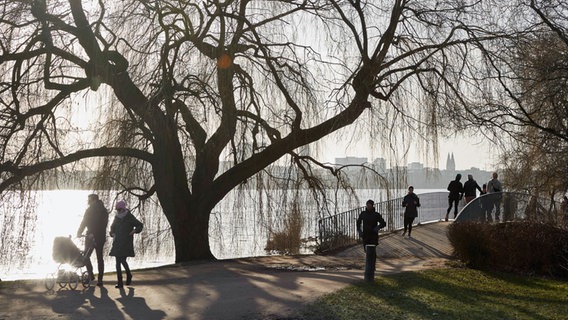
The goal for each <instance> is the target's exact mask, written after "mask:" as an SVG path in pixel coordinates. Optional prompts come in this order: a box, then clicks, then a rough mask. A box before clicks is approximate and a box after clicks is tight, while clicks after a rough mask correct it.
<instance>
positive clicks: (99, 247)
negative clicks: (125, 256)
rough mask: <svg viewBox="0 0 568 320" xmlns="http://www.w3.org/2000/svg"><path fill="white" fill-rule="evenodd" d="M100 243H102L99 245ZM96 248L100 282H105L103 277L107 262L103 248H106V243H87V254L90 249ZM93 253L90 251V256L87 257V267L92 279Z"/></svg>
mask: <svg viewBox="0 0 568 320" xmlns="http://www.w3.org/2000/svg"><path fill="white" fill-rule="evenodd" d="M99 242H100V243H99ZM92 246H94V247H95V248H94V251H95V254H96V256H97V270H98V272H99V273H98V281H103V275H104V273H105V260H104V257H103V248H104V246H105V243H104V241H92V242H85V252H88V251H89V248H90V247H92ZM92 253H93V252H92V251H90V252H89V254H88V256H86V257H85V267H86V268H87V272H89V275H90V276H91V277H94V275H93V264H92V263H91V254H92Z"/></svg>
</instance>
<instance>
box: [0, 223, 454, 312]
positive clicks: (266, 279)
mask: <svg viewBox="0 0 568 320" xmlns="http://www.w3.org/2000/svg"><path fill="white" fill-rule="evenodd" d="M447 225H448V223H444V222H442V223H435V224H429V225H424V226H420V227H417V228H415V230H414V231H413V238H412V239H408V238H402V237H401V236H400V234H392V235H387V236H385V237H383V238H381V240H380V241H381V242H380V244H379V247H380V248H379V250H378V254H379V259H378V262H377V273H379V274H386V273H392V272H401V271H411V270H420V269H424V268H432V267H438V266H443V265H444V262H445V261H446V260H447V259H448V258H449V255H450V254H451V248H450V246H449V244H448V241H447V238H446V228H447ZM363 266H364V256H363V252H362V247H361V246H356V247H353V248H349V249H347V250H345V251H343V252H341V253H339V254H336V255H333V256H300V257H261V258H249V259H238V260H225V261H217V262H207V263H195V264H188V265H183V266H177V265H176V266H168V267H163V268H158V269H153V270H138V271H134V273H133V274H134V278H133V282H132V285H131V286H127V287H125V288H124V290H118V289H115V288H114V285H111V284H113V282H111V279H113V280H114V275H107V276H106V280H107V281H108V285H106V286H104V287H102V288H99V287H91V288H89V289H86V290H74V291H73V290H68V289H61V290H58V291H55V292H47V291H46V289H45V287H44V285H43V283H42V282H41V281H25V282H18V283H3V284H2V285H1V286H0V320H4V319H145V320H146V319H150V320H151V319H196V320H200V319H283V318H284V317H287V316H290V315H291V314H293V312H294V310H297V309H299V308H301V306H302V305H303V304H304V303H306V302H309V301H313V300H314V299H315V298H317V297H320V296H322V295H324V294H326V293H330V292H333V291H336V290H339V289H341V288H343V287H345V286H347V285H349V284H352V283H354V282H357V281H361V280H362V279H363ZM56 288H57V287H56Z"/></svg>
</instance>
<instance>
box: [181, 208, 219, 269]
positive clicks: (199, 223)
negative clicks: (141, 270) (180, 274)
mask: <svg viewBox="0 0 568 320" xmlns="http://www.w3.org/2000/svg"><path fill="white" fill-rule="evenodd" d="M195 207H198V206H195ZM187 209H189V208H187ZM209 215H210V212H207V211H206V210H203V211H202V210H195V209H193V210H191V211H185V212H184V211H179V213H178V215H177V219H176V224H175V225H172V233H173V236H174V242H175V248H176V260H175V261H176V263H177V262H185V261H192V260H212V259H215V257H214V256H213V254H212V253H211V249H210V246H209Z"/></svg>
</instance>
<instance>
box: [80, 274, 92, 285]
mask: <svg viewBox="0 0 568 320" xmlns="http://www.w3.org/2000/svg"><path fill="white" fill-rule="evenodd" d="M81 284H82V285H83V288H88V287H90V286H91V277H90V276H89V272H88V271H83V273H82V274H81Z"/></svg>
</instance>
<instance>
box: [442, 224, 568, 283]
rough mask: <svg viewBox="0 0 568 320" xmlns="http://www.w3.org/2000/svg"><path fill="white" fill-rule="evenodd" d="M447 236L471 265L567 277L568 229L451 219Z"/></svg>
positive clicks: (456, 253)
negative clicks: (462, 221) (452, 222)
mask: <svg viewBox="0 0 568 320" xmlns="http://www.w3.org/2000/svg"><path fill="white" fill-rule="evenodd" d="M448 238H449V239H450V243H451V244H452V246H453V247H454V253H455V255H456V257H458V258H459V259H460V260H462V261H463V262H464V263H466V264H467V265H468V266H470V267H472V268H479V269H484V268H490V269H495V270H502V271H509V272H521V273H529V274H540V275H552V276H559V277H568V231H566V230H562V229H559V228H557V227H554V226H552V225H549V224H542V223H536V222H526V221H525V222H507V223H500V224H482V223H473V222H466V223H454V224H452V225H451V226H450V228H449V229H448Z"/></svg>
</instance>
